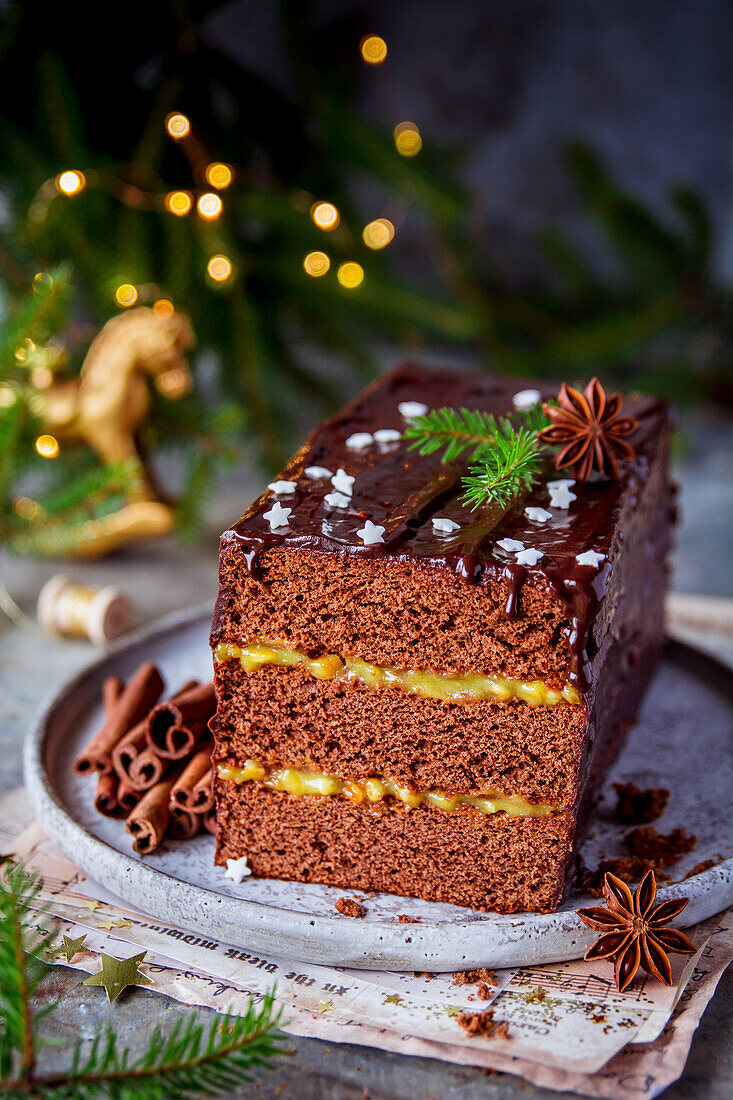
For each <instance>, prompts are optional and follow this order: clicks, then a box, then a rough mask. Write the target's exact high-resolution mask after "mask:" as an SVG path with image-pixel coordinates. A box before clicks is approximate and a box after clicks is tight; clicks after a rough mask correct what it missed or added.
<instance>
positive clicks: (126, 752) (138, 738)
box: [112, 680, 198, 791]
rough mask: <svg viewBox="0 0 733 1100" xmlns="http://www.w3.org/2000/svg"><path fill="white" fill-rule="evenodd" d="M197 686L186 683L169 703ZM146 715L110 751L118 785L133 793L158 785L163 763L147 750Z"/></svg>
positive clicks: (193, 681)
mask: <svg viewBox="0 0 733 1100" xmlns="http://www.w3.org/2000/svg"><path fill="white" fill-rule="evenodd" d="M197 686H198V680H188V681H187V682H186V683H185V684H183V686H182V687H180V688H179V689H178V691H177V692H175V694H174V695H172V696H171V699H170V702H173V701H174V700H176V699H178V698H179V697H180V696H182V695H185V694H186V693H187V692H189V691H191V690H192V688H195V687H197ZM146 730H147V715H146V716H145V718H143V720H142V721H141V722H138V724H137V725H136V726H134V727H133V728H132V729H131V730H130V731H129V732H128V733H126V734H125V736H124V737H123V738H122V739H121V740H120V741H119V742H118V743H117V745H115V747H114V749H113V750H112V767H113V768H114V770H115V772H116V773H117V775H118V777H119V779H120V782H122V783H124V784H126V785H127V786H128V787H131V788H132V789H133V790H134V791H147V790H150V788H151V787H154V786H155V784H156V783H159V782H160V780H161V778H162V776H163V772H164V770H165V767H166V761H164V760H161V758H160V757H159V756H158V755H157V754H156V753H154V752H152V751H151V750H150V749H149V748H148V747H147V739H146Z"/></svg>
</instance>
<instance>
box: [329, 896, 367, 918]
mask: <svg viewBox="0 0 733 1100" xmlns="http://www.w3.org/2000/svg"><path fill="white" fill-rule="evenodd" d="M334 909H336V911H337V912H339V913H341V915H342V916H344V917H363V916H364V914H365V913H366V909H365V908H364V906H363V905H359V902H358V901H356V899H355V898H339V899H338V901H337V902H336V904H335V905H334Z"/></svg>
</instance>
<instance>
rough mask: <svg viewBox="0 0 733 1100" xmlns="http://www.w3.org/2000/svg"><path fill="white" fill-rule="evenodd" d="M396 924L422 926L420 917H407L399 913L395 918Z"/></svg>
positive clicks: (405, 914)
mask: <svg viewBox="0 0 733 1100" xmlns="http://www.w3.org/2000/svg"><path fill="white" fill-rule="evenodd" d="M397 923H398V924H422V919H421V918H420V917H408V915H407V913H400V915H399V916H398V918H397Z"/></svg>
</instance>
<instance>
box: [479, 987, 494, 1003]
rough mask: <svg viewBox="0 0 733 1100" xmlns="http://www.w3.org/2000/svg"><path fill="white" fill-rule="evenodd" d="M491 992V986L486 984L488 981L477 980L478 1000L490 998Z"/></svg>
mask: <svg viewBox="0 0 733 1100" xmlns="http://www.w3.org/2000/svg"><path fill="white" fill-rule="evenodd" d="M493 992H494V991H493V989H492V988H491V986H490V985H489V984H488V982H479V983H478V988H477V989H476V995H477V996H478V999H479V1000H480V1001H488V1000H490V998H491V995H492V993H493Z"/></svg>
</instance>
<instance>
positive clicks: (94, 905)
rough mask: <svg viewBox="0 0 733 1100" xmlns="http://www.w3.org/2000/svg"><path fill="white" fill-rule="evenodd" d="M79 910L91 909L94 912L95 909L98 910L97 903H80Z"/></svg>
mask: <svg viewBox="0 0 733 1100" xmlns="http://www.w3.org/2000/svg"><path fill="white" fill-rule="evenodd" d="M79 908H80V909H91V911H92V912H94V910H95V909H99V902H98V901H82V902H81V903H80V905H79Z"/></svg>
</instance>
